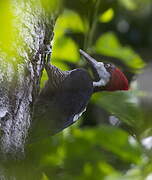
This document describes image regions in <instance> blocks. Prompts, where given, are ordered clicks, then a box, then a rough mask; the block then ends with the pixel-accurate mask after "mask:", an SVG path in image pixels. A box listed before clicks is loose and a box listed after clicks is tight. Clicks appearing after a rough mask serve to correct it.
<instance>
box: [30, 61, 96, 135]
mask: <svg viewBox="0 0 152 180" xmlns="http://www.w3.org/2000/svg"><path fill="white" fill-rule="evenodd" d="M46 71H47V74H48V77H49V79H48V81H47V82H46V85H45V87H44V88H43V89H42V90H41V92H40V95H39V97H38V99H37V100H36V103H35V107H34V116H33V127H32V136H33V137H35V138H37V137H42V136H46V135H53V134H55V133H57V132H59V131H61V130H62V129H64V128H66V127H68V126H70V125H71V124H73V123H74V122H75V118H76V117H77V116H79V113H81V112H82V111H84V109H85V108H86V105H87V103H88V101H89V99H90V96H91V95H92V93H93V81H92V79H91V78H90V75H89V74H88V72H87V71H86V70H85V69H74V70H71V71H61V70H60V69H58V68H57V67H55V66H53V65H50V64H49V65H47V66H46Z"/></svg>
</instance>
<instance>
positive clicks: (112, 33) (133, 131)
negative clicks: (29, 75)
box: [0, 0, 152, 180]
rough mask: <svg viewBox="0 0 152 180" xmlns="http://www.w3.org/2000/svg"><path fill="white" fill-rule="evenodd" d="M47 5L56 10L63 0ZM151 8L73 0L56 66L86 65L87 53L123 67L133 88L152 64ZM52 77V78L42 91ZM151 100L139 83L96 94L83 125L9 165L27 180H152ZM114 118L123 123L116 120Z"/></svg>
mask: <svg viewBox="0 0 152 180" xmlns="http://www.w3.org/2000/svg"><path fill="white" fill-rule="evenodd" d="M3 3H4V1H2V2H0V6H1V10H2V11H0V21H1V23H2V22H3V21H5V22H6V23H3V24H5V25H4V26H2V27H1V28H0V41H1V42H2V43H3V44H4V45H6V43H5V42H7V41H8V42H9V41H10V40H11V34H12V33H11V32H10V31H11V28H10V27H11V21H12V14H11V13H10V12H9V10H8V9H9V8H8V4H7V1H6V3H5V4H3ZM42 3H43V5H44V8H45V9H46V11H48V12H50V11H51V12H52V11H53V10H54V9H56V7H58V6H60V5H61V4H62V3H63V2H62V3H61V2H60V1H59V0H56V1H54V0H53V1H52V0H50V1H49V0H48V1H43V0H42ZM151 9H152V2H151V1H150V0H144V1H143V0H135V1H132V0H118V1H103V0H83V1H82V0H78V1H71V0H65V1H64V7H63V12H62V13H61V14H60V16H59V17H58V20H57V22H56V25H55V30H54V32H55V36H54V40H53V43H52V44H53V52H52V58H51V63H53V64H55V65H56V66H58V67H59V68H61V69H62V70H69V69H72V68H75V67H79V66H81V67H84V68H86V64H85V62H83V60H82V59H80V55H79V48H82V49H84V50H86V51H88V52H89V53H90V54H92V55H94V57H97V58H98V59H102V60H103V61H107V62H108V61H110V62H113V63H115V64H116V65H118V66H119V67H120V68H121V69H122V70H123V71H124V72H125V73H126V76H127V77H128V79H129V80H130V84H133V81H134V80H133V76H134V75H136V73H140V71H141V70H142V68H143V67H144V66H145V65H146V63H147V62H146V59H144V60H143V59H142V58H141V56H142V55H143V52H141V51H140V48H144V47H146V48H148V47H149V46H150V45H152V39H151V31H149V30H148V28H147V29H144V28H145V27H146V26H148V27H149V29H152V25H151V16H152V14H151ZM4 13H5V14H6V16H5V17H4ZM141 15H143V16H141ZM139 17H140V18H142V21H143V22H141V19H140V18H139ZM144 20H145V21H144ZM144 22H145V23H146V24H144ZM143 29H144V30H143ZM8 34H9V36H8ZM143 37H144V38H143ZM146 52H147V51H146ZM149 53H150V52H149ZM46 80H47V75H46V73H44V75H43V77H42V86H43V85H44V82H45V81H46ZM136 83H137V82H136ZM144 96H146V95H145V94H144V92H141V91H139V90H138V88H137V87H135V86H132V85H131V90H130V91H128V92H114V93H113V92H111V93H109V92H101V93H98V94H95V95H94V96H93V97H92V99H91V102H90V104H89V105H88V109H91V110H90V111H87V112H86V113H85V114H84V115H83V116H82V118H81V120H80V122H77V123H76V124H74V125H73V126H72V127H69V128H67V129H65V130H64V131H63V132H61V133H59V134H57V135H55V136H53V137H48V138H46V139H42V140H39V141H37V142H34V143H32V144H29V145H27V148H26V150H27V153H26V157H25V159H24V160H22V161H18V162H14V161H12V162H9V164H6V168H8V169H9V171H8V173H9V174H10V175H14V174H15V176H16V177H17V179H20V180H22V179H23V180H24V179H26V180H27V179H28V180H30V179H31V180H34V179H36V180H38V179H40V180H56V179H57V180H60V179H61V180H71V179H72V180H75V179H76V180H82V179H83V180H99V179H100V180H102V179H103V180H122V179H123V180H150V177H151V176H152V162H151V158H152V153H151V149H149V148H147V146H146V145H144V144H143V140H144V138H146V137H151V135H152V121H151V120H152V118H151V117H152V113H151V110H149V111H147V110H146V109H145V106H144V107H143V106H142V105H141V103H140V99H141V98H143V97H144ZM149 109H151V104H150V105H149ZM111 115H112V116H113V117H115V119H116V123H111V122H110V121H109V119H110V116H111ZM86 122H87V126H86ZM92 122H93V123H94V124H95V125H96V126H93V125H92Z"/></svg>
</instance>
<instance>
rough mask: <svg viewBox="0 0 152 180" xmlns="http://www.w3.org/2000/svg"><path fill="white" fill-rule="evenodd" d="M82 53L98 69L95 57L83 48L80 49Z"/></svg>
mask: <svg viewBox="0 0 152 180" xmlns="http://www.w3.org/2000/svg"><path fill="white" fill-rule="evenodd" d="M80 54H81V55H82V56H83V57H84V58H85V59H86V60H87V61H88V62H89V64H91V66H92V67H93V68H94V69H96V67H97V63H98V62H97V61H96V60H95V59H94V58H93V57H91V56H90V55H89V54H87V53H86V52H84V51H83V50H82V49H80Z"/></svg>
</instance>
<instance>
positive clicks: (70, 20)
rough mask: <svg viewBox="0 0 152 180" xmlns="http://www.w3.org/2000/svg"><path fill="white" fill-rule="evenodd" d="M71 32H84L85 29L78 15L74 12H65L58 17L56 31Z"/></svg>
mask: <svg viewBox="0 0 152 180" xmlns="http://www.w3.org/2000/svg"><path fill="white" fill-rule="evenodd" d="M66 30H72V31H73V32H83V33H84V32H86V27H85V24H84V22H83V21H82V19H81V17H80V16H79V14H77V13H76V12H74V11H70V10H65V11H64V12H63V14H61V15H60V16H59V18H58V19H57V22H56V25H55V33H56V31H62V33H64V32H65V31H66Z"/></svg>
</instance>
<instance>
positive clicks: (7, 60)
mask: <svg viewBox="0 0 152 180" xmlns="http://www.w3.org/2000/svg"><path fill="white" fill-rule="evenodd" d="M12 8H13V11H14V12H15V18H14V33H17V34H18V38H17V40H15V41H14V43H13V46H12V51H15V52H16V54H15V55H13V54H12V55H10V54H8V53H7V52H3V51H2V50H1V49H0V149H1V156H3V157H4V156H5V157H7V156H8V155H9V154H11V155H13V156H15V155H16V154H17V155H18V154H20V153H22V152H23V153H24V145H25V142H26V138H27V135H28V131H29V128H30V124H31V117H32V110H33V103H34V101H35V99H36V97H37V95H38V92H39V84H40V79H41V75H42V70H43V68H44V63H45V59H46V56H47V54H48V50H51V49H50V48H51V47H50V43H51V40H52V37H53V27H54V22H55V19H56V18H55V15H53V13H48V12H47V13H46V12H45V10H44V9H43V8H42V6H41V4H40V1H39V0H37V1H36V5H35V4H34V1H32V0H30V1H23V0H22V1H17V0H12ZM21 40H22V42H21ZM0 159H1V158H0Z"/></svg>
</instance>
